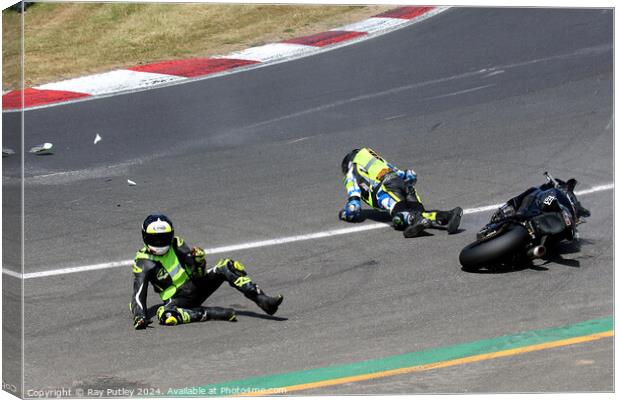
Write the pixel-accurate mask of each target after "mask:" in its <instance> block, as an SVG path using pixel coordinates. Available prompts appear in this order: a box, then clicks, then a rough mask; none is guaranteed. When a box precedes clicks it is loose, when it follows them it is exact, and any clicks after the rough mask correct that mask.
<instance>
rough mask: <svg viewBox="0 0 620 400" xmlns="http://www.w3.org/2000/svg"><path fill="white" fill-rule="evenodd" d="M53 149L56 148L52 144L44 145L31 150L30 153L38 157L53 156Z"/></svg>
mask: <svg viewBox="0 0 620 400" xmlns="http://www.w3.org/2000/svg"><path fill="white" fill-rule="evenodd" d="M52 147H54V145H53V144H51V143H43V144H40V145H38V146H34V147H33V148H31V149H30V152H31V153H33V154H36V155H45V154H53V152H52Z"/></svg>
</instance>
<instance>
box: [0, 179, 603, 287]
mask: <svg viewBox="0 0 620 400" xmlns="http://www.w3.org/2000/svg"><path fill="white" fill-rule="evenodd" d="M613 188H614V184H613V183H609V184H605V185H599V186H594V187H592V188H590V189H586V190H582V191H578V192H575V194H576V195H577V196H582V195H584V194H590V193H596V192H601V191H605V190H611V189H613ZM502 204H503V203H500V204H493V205H490V206H483V207H474V208H467V209H465V210H463V214H475V213H479V212H484V211H490V210H495V209H497V208H498V207H499V206H501V205H502ZM389 227H391V225H390V224H387V223H374V224H365V225H357V226H352V227H348V228H341V229H331V230H327V231H322V232H316V233H308V234H304V235H296V236H287V237H282V238H276V239H268V240H260V241H256V242H249V243H241V244H235V245H231V246H222V247H214V248H211V249H205V253H206V254H218V253H228V252H233V251H237V250H247V249H254V248H257V247H267V246H275V245H279V244H285V243H292V242H301V241H306V240H315V239H323V238H327V237H332V236H340V235H347V234H350V233H358V232H365V231H370V230H375V229H382V228H389ZM132 263H133V260H125V261H114V262H109V263H102V264H95V265H85V266H80V267H72V268H60V269H53V270H49V271H40V272H28V273H26V274H23V275H22V274H20V273H18V272H15V271H11V270H8V269H3V270H2V272H3V273H4V274H7V275H9V276H12V277H15V278H22V277H23V279H33V278H43V277H47V276H56V275H65V274H72V273H75V272H85V271H96V270H100V269H109V268H119V267H128V266H130V265H132Z"/></svg>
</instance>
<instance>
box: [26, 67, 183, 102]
mask: <svg viewBox="0 0 620 400" xmlns="http://www.w3.org/2000/svg"><path fill="white" fill-rule="evenodd" d="M185 79H187V78H185V77H182V76H176V75H166V74H155V73H152V72H138V71H131V70H128V69H119V70H115V71H110V72H105V73H103V74H96V75H88V76H84V77H81V78H75V79H69V80H66V81H60V82H54V83H48V84H45V85H41V86H37V87H35V89H41V90H66V91H69V92H77V93H88V94H90V95H91V96H98V95H102V94H108V93H115V92H122V91H126V90H132V89H139V88H146V87H152V86H156V85H160V84H162V83H170V82H174V81H182V80H185Z"/></svg>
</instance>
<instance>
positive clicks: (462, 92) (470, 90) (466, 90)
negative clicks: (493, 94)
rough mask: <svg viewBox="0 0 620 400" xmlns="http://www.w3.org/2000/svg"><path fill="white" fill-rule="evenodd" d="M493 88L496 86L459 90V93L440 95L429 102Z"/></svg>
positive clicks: (492, 84) (431, 98) (430, 98)
mask: <svg viewBox="0 0 620 400" xmlns="http://www.w3.org/2000/svg"><path fill="white" fill-rule="evenodd" d="M491 86H495V84H494V83H491V84H489V85H484V86H476V87H473V88H470V89H465V90H459V91H458V92H452V93H447V94H440V95H439V96H433V97H429V98H428V100H435V99H443V98H444V97H452V96H458V95H459V94H465V93H471V92H476V91H478V90H482V89H486V88H488V87H491Z"/></svg>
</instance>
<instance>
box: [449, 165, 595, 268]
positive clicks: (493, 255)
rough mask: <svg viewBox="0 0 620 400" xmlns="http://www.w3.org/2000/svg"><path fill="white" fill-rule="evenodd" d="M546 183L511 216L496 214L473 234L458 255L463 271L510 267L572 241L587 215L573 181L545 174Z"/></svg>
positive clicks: (525, 196)
mask: <svg viewBox="0 0 620 400" xmlns="http://www.w3.org/2000/svg"><path fill="white" fill-rule="evenodd" d="M545 176H546V177H547V180H548V183H546V184H545V185H542V186H540V187H538V188H533V189H530V190H529V191H526V192H525V193H524V195H523V198H522V199H521V200H522V201H521V204H520V205H519V208H518V209H517V210H514V211H515V212H514V213H513V214H512V215H502V214H501V213H500V211H499V210H498V212H496V213H495V214H494V215H493V217H492V218H491V222H489V223H488V224H487V225H486V226H485V227H484V228H482V229H481V230H480V232H478V234H477V240H476V241H475V242H474V243H471V244H470V245H468V246H466V247H465V248H464V249H463V250H462V251H461V253H460V255H459V261H460V263H461V265H462V266H463V269H464V270H478V269H481V268H486V269H492V268H496V267H500V266H514V265H516V264H518V263H519V262H521V261H523V260H525V261H527V260H531V259H534V258H539V257H543V256H544V255H545V253H546V246H547V245H548V244H551V243H553V242H558V241H561V240H576V239H578V234H577V230H576V225H577V224H579V223H581V222H582V219H581V218H582V217H587V216H589V215H590V212H589V211H588V210H587V209H585V208H583V207H582V206H581V204H580V203H579V201H578V200H577V197H576V196H575V194H574V192H573V191H574V188H575V186H576V185H577V181H576V180H575V179H570V180H569V181H567V182H564V181H561V180H556V179H554V178H553V177H552V176H551V175H549V174H548V173H546V172H545Z"/></svg>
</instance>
